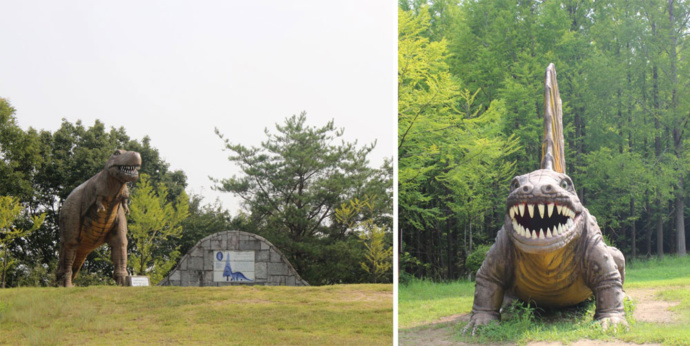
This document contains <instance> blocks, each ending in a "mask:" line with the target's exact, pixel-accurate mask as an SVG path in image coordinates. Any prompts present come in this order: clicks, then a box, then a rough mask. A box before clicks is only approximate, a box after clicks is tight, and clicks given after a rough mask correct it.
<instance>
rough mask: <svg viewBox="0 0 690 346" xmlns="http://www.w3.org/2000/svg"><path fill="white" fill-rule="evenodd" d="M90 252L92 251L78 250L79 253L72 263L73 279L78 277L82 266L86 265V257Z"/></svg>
mask: <svg viewBox="0 0 690 346" xmlns="http://www.w3.org/2000/svg"><path fill="white" fill-rule="evenodd" d="M90 252H91V251H77V255H76V257H75V258H74V263H73V264H72V280H74V278H75V277H77V273H79V270H80V269H81V266H83V265H84V261H86V257H87V256H88V255H89V253H90Z"/></svg>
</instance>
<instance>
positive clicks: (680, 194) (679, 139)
mask: <svg viewBox="0 0 690 346" xmlns="http://www.w3.org/2000/svg"><path fill="white" fill-rule="evenodd" d="M673 5H674V0H668V21H669V35H670V38H671V44H670V47H669V49H668V56H669V62H670V64H671V71H670V74H671V75H670V77H671V115H672V116H673V124H674V126H673V146H674V149H675V153H676V157H677V158H678V160H679V161H681V160H682V159H683V132H682V128H681V126H682V121H681V117H679V116H678V95H677V92H678V90H677V88H678V70H677V66H676V63H677V60H678V54H677V50H676V49H677V46H678V36H677V34H676V29H675V27H676V23H675V21H676V18H675V13H674V6H673ZM676 169H677V170H679V171H680V172H679V176H678V186H677V188H676V201H675V202H676V203H675V209H676V246H677V250H678V256H685V255H686V250H685V216H684V211H685V201H684V197H685V192H684V190H683V170H682V169H681V168H676Z"/></svg>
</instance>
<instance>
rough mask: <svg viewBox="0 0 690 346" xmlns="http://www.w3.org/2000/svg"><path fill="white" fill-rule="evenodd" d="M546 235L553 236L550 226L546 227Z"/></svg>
mask: <svg viewBox="0 0 690 346" xmlns="http://www.w3.org/2000/svg"><path fill="white" fill-rule="evenodd" d="M546 237H547V238H551V237H552V235H551V229H550V228H548V227H547V228H546Z"/></svg>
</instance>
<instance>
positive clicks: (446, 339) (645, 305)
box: [399, 288, 678, 346]
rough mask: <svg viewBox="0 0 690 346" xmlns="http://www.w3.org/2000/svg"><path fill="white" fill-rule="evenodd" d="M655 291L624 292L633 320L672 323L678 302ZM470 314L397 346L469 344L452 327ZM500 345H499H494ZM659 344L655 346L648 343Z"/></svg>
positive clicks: (539, 345) (417, 332) (580, 345)
mask: <svg viewBox="0 0 690 346" xmlns="http://www.w3.org/2000/svg"><path fill="white" fill-rule="evenodd" d="M657 292H658V290H657V289H654V288H643V289H629V290H627V291H626V293H627V294H628V295H629V296H630V297H632V298H633V300H634V301H635V303H636V306H635V312H634V316H635V320H637V321H645V322H654V323H673V322H674V321H675V320H676V318H677V316H676V315H675V313H674V312H672V311H670V310H669V308H670V307H672V306H675V305H678V303H677V302H666V301H663V300H657V298H656V294H657ZM469 318H470V316H469V314H458V315H451V316H445V317H442V318H440V319H439V320H437V321H434V322H431V323H428V324H426V325H421V326H419V327H415V328H413V329H411V330H407V331H401V332H400V335H399V342H400V345H471V344H468V343H464V342H456V341H454V340H453V333H454V330H453V326H455V324H457V323H458V322H460V321H468V320H469ZM494 345H501V344H498V343H497V344H494ZM528 345H530V346H559V345H562V343H560V342H531V343H529V344H528ZM570 345H574V346H585V345H595V346H603V345H607V346H622V345H638V344H634V343H627V342H622V341H614V342H611V341H599V340H587V339H584V340H578V341H576V342H574V343H571V344H570ZM647 345H658V344H647Z"/></svg>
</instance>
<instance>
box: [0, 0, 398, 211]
mask: <svg viewBox="0 0 690 346" xmlns="http://www.w3.org/2000/svg"><path fill="white" fill-rule="evenodd" d="M396 6H397V5H396V2H395V1H367V0H356V1H337V2H336V1H323V0H322V1H316V0H315V1H297V0H290V1H279V0H276V1H108V2H105V1H100V2H96V1H12V2H2V3H0V13H2V20H0V43H1V44H0V50H1V51H2V53H1V54H0V97H4V98H7V99H9V101H10V103H11V104H12V106H14V108H16V110H17V113H16V117H17V119H18V121H19V125H20V126H21V127H22V128H24V129H28V128H29V127H30V126H31V127H33V128H36V129H45V130H49V131H55V130H56V129H58V128H59V126H60V123H61V119H62V118H66V119H67V120H69V121H70V122H76V121H77V120H78V119H81V120H82V122H83V123H84V125H85V126H91V125H93V123H94V121H95V120H96V119H100V120H101V121H102V122H104V123H105V125H106V126H107V127H108V128H110V127H116V128H117V127H120V126H122V127H124V128H125V129H126V131H127V134H128V135H129V136H130V137H131V138H133V139H139V140H141V139H142V138H143V137H144V136H146V135H148V136H149V137H151V143H152V145H153V146H154V147H155V148H157V149H158V150H159V151H160V154H161V156H162V158H163V159H164V160H166V161H167V162H168V163H170V168H171V169H172V170H177V169H181V170H183V171H184V172H185V173H186V174H187V177H188V183H189V187H188V192H192V193H197V194H202V195H204V196H205V197H206V198H205V202H206V203H212V202H213V201H214V200H215V199H216V198H220V200H221V202H222V203H223V205H224V207H226V208H228V209H229V210H230V211H231V213H232V214H233V215H235V214H236V213H237V208H238V207H239V203H238V201H237V200H236V199H235V198H233V197H232V196H231V195H230V194H228V193H218V192H215V191H212V190H211V185H212V183H211V182H210V181H209V179H208V176H213V177H217V178H224V177H230V176H232V175H233V174H236V173H237V172H238V171H237V170H236V169H235V167H234V165H233V164H232V163H230V162H229V161H228V160H227V156H228V153H227V152H224V151H222V149H223V144H222V141H221V140H220V139H219V138H218V137H216V136H215V135H214V133H213V129H214V127H218V129H219V130H220V131H221V132H222V133H223V134H224V135H225V136H226V138H229V139H230V141H231V142H233V143H241V144H244V145H248V146H258V145H259V144H260V142H261V141H262V140H264V139H265V135H264V132H263V130H264V128H266V127H269V129H274V128H275V127H274V124H275V123H277V122H278V123H282V122H283V120H284V119H285V118H286V117H288V116H291V115H293V114H299V113H300V112H301V111H303V110H304V111H306V112H307V120H308V122H309V124H311V125H317V126H322V125H324V124H325V123H326V122H327V121H329V120H331V119H334V120H335V124H336V126H338V127H344V128H345V138H346V140H348V141H354V140H358V143H359V144H360V145H363V144H365V143H371V142H373V141H374V140H377V142H378V144H377V147H376V149H375V151H374V152H373V153H372V154H371V161H372V166H376V167H378V166H380V165H381V163H382V162H383V158H384V157H392V156H393V154H394V151H395V139H394V138H395V136H396V134H397V130H396V128H397V127H396V114H397V113H396V112H397V104H396V102H397V89H396V88H397V79H396V78H397V77H396V73H397V69H396V64H397V53H396V49H397V7H396ZM87 178H88V177H84V179H87Z"/></svg>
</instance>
